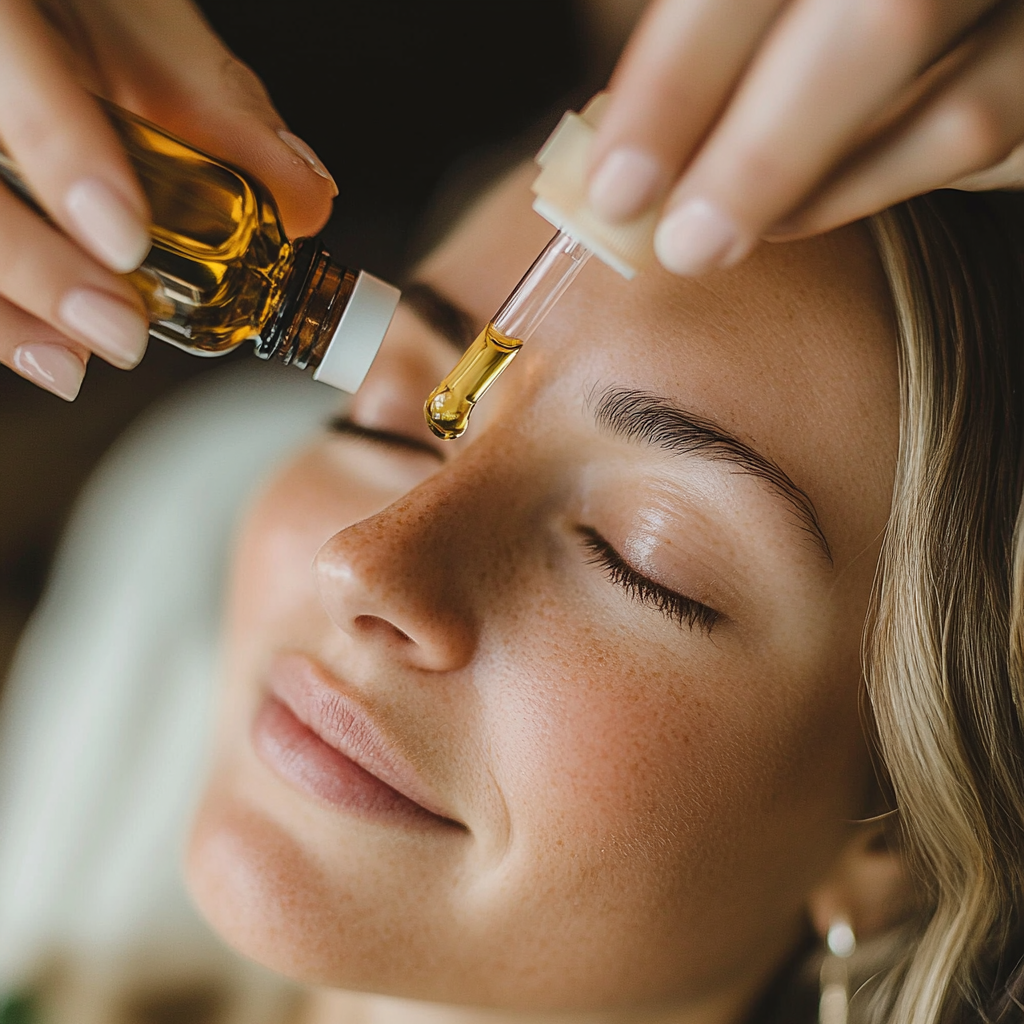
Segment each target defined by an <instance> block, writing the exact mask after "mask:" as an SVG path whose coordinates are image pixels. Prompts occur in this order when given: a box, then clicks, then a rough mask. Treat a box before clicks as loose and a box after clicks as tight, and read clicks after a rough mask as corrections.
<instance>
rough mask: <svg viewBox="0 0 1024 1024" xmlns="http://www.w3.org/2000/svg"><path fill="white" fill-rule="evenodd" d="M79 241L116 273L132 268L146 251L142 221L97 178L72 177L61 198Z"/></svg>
mask: <svg viewBox="0 0 1024 1024" xmlns="http://www.w3.org/2000/svg"><path fill="white" fill-rule="evenodd" d="M64 204H65V206H66V207H67V211H68V216H70V217H71V220H72V223H73V224H74V225H75V227H76V228H77V229H78V233H79V235H80V236H81V238H80V241H81V242H82V243H83V244H84V245H85V247H86V248H87V249H88V250H89V251H90V252H91V253H92V254H93V255H94V256H95V257H96V258H97V259H99V260H102V261H103V262H104V263H105V264H106V265H107V266H108V267H110V269H111V270H116V271H117V272H118V273H119V274H128V273H130V272H131V271H133V270H134V269H135V268H136V267H137V266H138V265H139V264H140V263H141V262H142V261H143V260H144V259H145V258H146V253H148V252H149V247H150V245H151V244H152V240H151V239H150V237H149V231H148V230H147V229H146V225H145V224H143V223H142V221H141V220H140V219H139V217H138V215H137V214H136V213H135V211H134V210H133V209H132V208H131V207H130V206H129V205H128V203H127V202H126V201H125V200H124V199H122V198H121V197H120V196H119V195H118V194H117V193H116V192H115V191H114V190H113V189H112V188H110V187H109V186H108V185H106V184H105V183H104V182H102V181H100V180H99V179H98V178H83V179H82V180H81V181H76V182H75V184H74V185H72V186H71V188H69V189H68V194H67V196H65V198H64Z"/></svg>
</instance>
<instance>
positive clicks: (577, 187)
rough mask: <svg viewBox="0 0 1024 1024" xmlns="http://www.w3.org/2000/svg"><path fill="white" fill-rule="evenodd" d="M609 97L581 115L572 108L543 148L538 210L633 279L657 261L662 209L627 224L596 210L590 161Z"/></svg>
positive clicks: (599, 98)
mask: <svg viewBox="0 0 1024 1024" xmlns="http://www.w3.org/2000/svg"><path fill="white" fill-rule="evenodd" d="M607 100H608V97H607V95H606V94H604V93H599V94H598V95H597V96H595V97H594V98H593V99H592V100H591V101H590V102H589V103H588V104H587V105H586V106H585V107H584V108H583V110H582V111H581V112H580V113H578V114H576V113H573V112H572V111H571V110H570V111H569V112H568V113H567V114H565V116H564V117H563V118H562V120H561V121H560V122H559V123H558V127H557V128H555V130H554V131H553V132H552V133H551V136H550V138H549V139H548V140H547V142H545V143H544V145H543V146H542V147H541V150H540V152H539V153H538V154H537V163H538V164H539V165H540V167H541V172H540V174H539V175H538V176H537V179H536V180H535V181H534V183H533V191H534V193H535V195H536V196H537V198H536V199H535V200H534V202H533V208H534V210H536V211H537V213H539V214H540V215H541V216H542V217H543V218H544V219H545V220H547V221H550V222H551V223H552V224H553V225H554V226H555V227H556V228H558V230H559V231H564V232H565V233H566V234H567V235H571V236H572V237H573V238H575V239H576V240H577V241H578V242H582V243H583V245H585V246H586V247H587V248H588V249H589V250H590V251H591V252H592V253H594V255H595V256H597V257H598V259H600V260H601V261H602V262H603V263H607V264H608V266H609V267H611V268H612V269H613V270H617V271H618V272H619V273H620V274H622V276H623V277H625V278H626V279H627V280H628V279H630V278H632V277H633V276H634V275H635V274H636V272H637V271H638V270H643V269H644V267H647V266H649V265H650V264H652V263H653V262H654V229H655V227H656V226H657V222H658V212H657V210H649V211H648V212H647V213H645V214H644V215H643V216H640V217H637V218H636V219H635V220H631V221H627V222H626V223H625V224H611V223H609V222H608V221H606V220H603V219H602V218H601V217H599V216H598V215H597V214H596V213H595V212H594V211H593V210H592V209H591V208H590V205H589V203H588V201H587V179H586V172H587V161H588V159H589V155H590V146H591V144H592V142H593V139H594V136H595V134H596V133H597V126H598V124H599V123H600V118H601V114H602V113H603V111H604V108H605V106H606V105H607Z"/></svg>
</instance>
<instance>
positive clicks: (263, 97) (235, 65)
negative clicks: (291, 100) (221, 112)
mask: <svg viewBox="0 0 1024 1024" xmlns="http://www.w3.org/2000/svg"><path fill="white" fill-rule="evenodd" d="M221 78H222V79H223V81H224V84H225V86H226V88H227V89H228V91H229V92H230V94H231V95H232V96H233V97H234V98H235V99H236V100H238V101H241V102H243V103H245V104H246V105H249V106H254V105H263V104H266V103H269V102H270V99H269V96H268V94H267V90H266V86H264V84H263V82H262V81H261V80H260V77H259V75H257V74H256V72H255V71H253V69H252V68H251V67H249V65H248V64H246V63H245V62H244V61H241V60H239V59H238V58H237V57H235V56H234V55H231V54H229V55H227V56H225V58H224V61H223V63H222V64H221Z"/></svg>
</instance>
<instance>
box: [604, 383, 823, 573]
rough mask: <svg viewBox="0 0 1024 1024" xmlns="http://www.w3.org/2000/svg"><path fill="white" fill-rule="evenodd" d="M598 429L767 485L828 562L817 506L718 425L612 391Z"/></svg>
mask: <svg viewBox="0 0 1024 1024" xmlns="http://www.w3.org/2000/svg"><path fill="white" fill-rule="evenodd" d="M588 404H590V405H592V406H593V407H594V418H595V420H596V421H597V424H598V426H600V427H603V428H605V429H606V430H610V431H611V432H612V433H614V434H617V435H618V436H619V437H622V438H625V439H626V440H628V441H634V442H636V443H638V444H649V445H654V446H655V447H657V448H661V449H663V450H664V451H667V452H671V453H673V454H676V455H695V456H697V457H698V458H701V459H706V460H707V461H708V462H725V463H728V464H729V465H731V466H734V467H736V470H737V472H739V473H742V474H746V475H749V476H753V477H757V478H758V479H759V480H763V481H764V482H765V483H766V484H767V485H768V486H769V488H770V489H771V490H772V491H773V492H774V493H775V494H776V495H778V496H779V497H780V498H781V499H782V500H783V501H784V502H785V503H786V505H787V506H788V509H789V512H790V514H792V515H795V516H796V519H797V522H798V524H799V526H800V528H801V529H802V530H803V531H804V532H806V533H808V534H810V535H811V537H813V538H814V540H815V542H816V543H817V545H818V547H819V548H820V549H821V551H822V552H823V554H824V555H825V557H826V558H827V559H828V563H829V565H830V566H831V565H832V564H833V563H832V551H831V549H830V548H829V545H828V541H827V540H826V539H825V534H824V532H823V531H822V529H821V524H820V523H819V521H818V514H817V512H816V511H815V508H814V503H813V502H812V501H811V499H810V498H809V497H808V496H807V494H806V493H805V492H804V491H803V490H801V489H800V488H799V487H797V485H796V484H795V483H793V481H792V480H791V479H790V478H789V477H788V476H787V475H786V473H785V472H784V471H783V469H782V468H781V467H780V466H778V465H777V464H776V463H775V462H773V461H772V460H771V459H769V458H767V457H766V456H764V455H762V454H761V453H760V452H759V451H757V450H756V449H754V448H751V447H750V445H748V444H746V443H744V442H743V441H741V440H740V439H739V438H737V437H734V436H733V435H732V434H730V433H729V432H728V431H726V430H723V429H722V427H720V426H719V425H718V424H717V423H715V422H713V421H712V420H707V419H704V418H702V417H700V416H695V415H693V414H692V413H690V412H687V411H685V410H683V409H678V408H676V407H675V406H673V405H672V404H671V403H670V402H668V401H667V400H666V399H664V398H662V397H660V396H659V395H655V394H652V393H650V392H648V391H635V390H630V389H626V388H608V389H607V390H606V391H604V392H602V394H601V395H600V397H598V398H597V399H596V401H595V400H594V398H593V397H591V398H590V399H589V400H588Z"/></svg>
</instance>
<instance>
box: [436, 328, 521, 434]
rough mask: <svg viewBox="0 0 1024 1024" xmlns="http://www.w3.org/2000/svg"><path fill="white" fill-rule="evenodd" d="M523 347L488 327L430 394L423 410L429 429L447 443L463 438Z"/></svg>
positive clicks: (513, 339)
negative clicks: (475, 409) (484, 398)
mask: <svg viewBox="0 0 1024 1024" xmlns="http://www.w3.org/2000/svg"><path fill="white" fill-rule="evenodd" d="M522 345H523V343H522V342H521V341H519V340H518V339H516V338H508V337H506V336H505V335H504V334H502V333H501V332H500V331H499V330H498V329H497V328H496V327H495V326H494V324H493V323H489V324H488V325H487V326H486V327H485V328H484V329H483V330H482V331H481V332H480V333H479V334H478V335H477V337H476V340H475V341H474V342H473V344H472V345H470V346H469V348H467V349H466V351H465V354H464V355H463V356H462V358H461V359H460V360H459V361H458V363H457V364H456V366H455V369H454V370H452V372H451V373H449V374H448V376H447V377H445V379H444V380H443V381H441V383H440V384H438V386H437V387H436V388H434V390H433V391H432V392H431V393H430V397H429V398H428V399H427V401H426V404H425V405H424V407H423V412H424V415H425V416H426V418H427V425H428V426H429V427H430V429H431V430H432V431H433V432H434V433H435V434H436V435H437V436H438V437H440V438H443V439H444V440H445V441H451V440H454V439H455V438H456V437H461V436H462V435H463V434H464V433H465V431H466V427H467V426H468V425H469V414H470V413H471V412H472V411H473V406H474V405H476V403H477V402H478V401H479V400H480V396H481V395H482V394H483V393H484V392H485V391H486V390H487V389H488V388H489V387H490V386H491V384H492V382H493V381H494V380H495V379H496V378H497V377H498V375H499V374H500V373H501V371H502V370H504V369H505V367H506V366H507V365H508V364H509V363H510V362H511V361H512V360H513V359H514V358H515V355H516V353H517V352H518V351H519V350H520V348H522Z"/></svg>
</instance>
